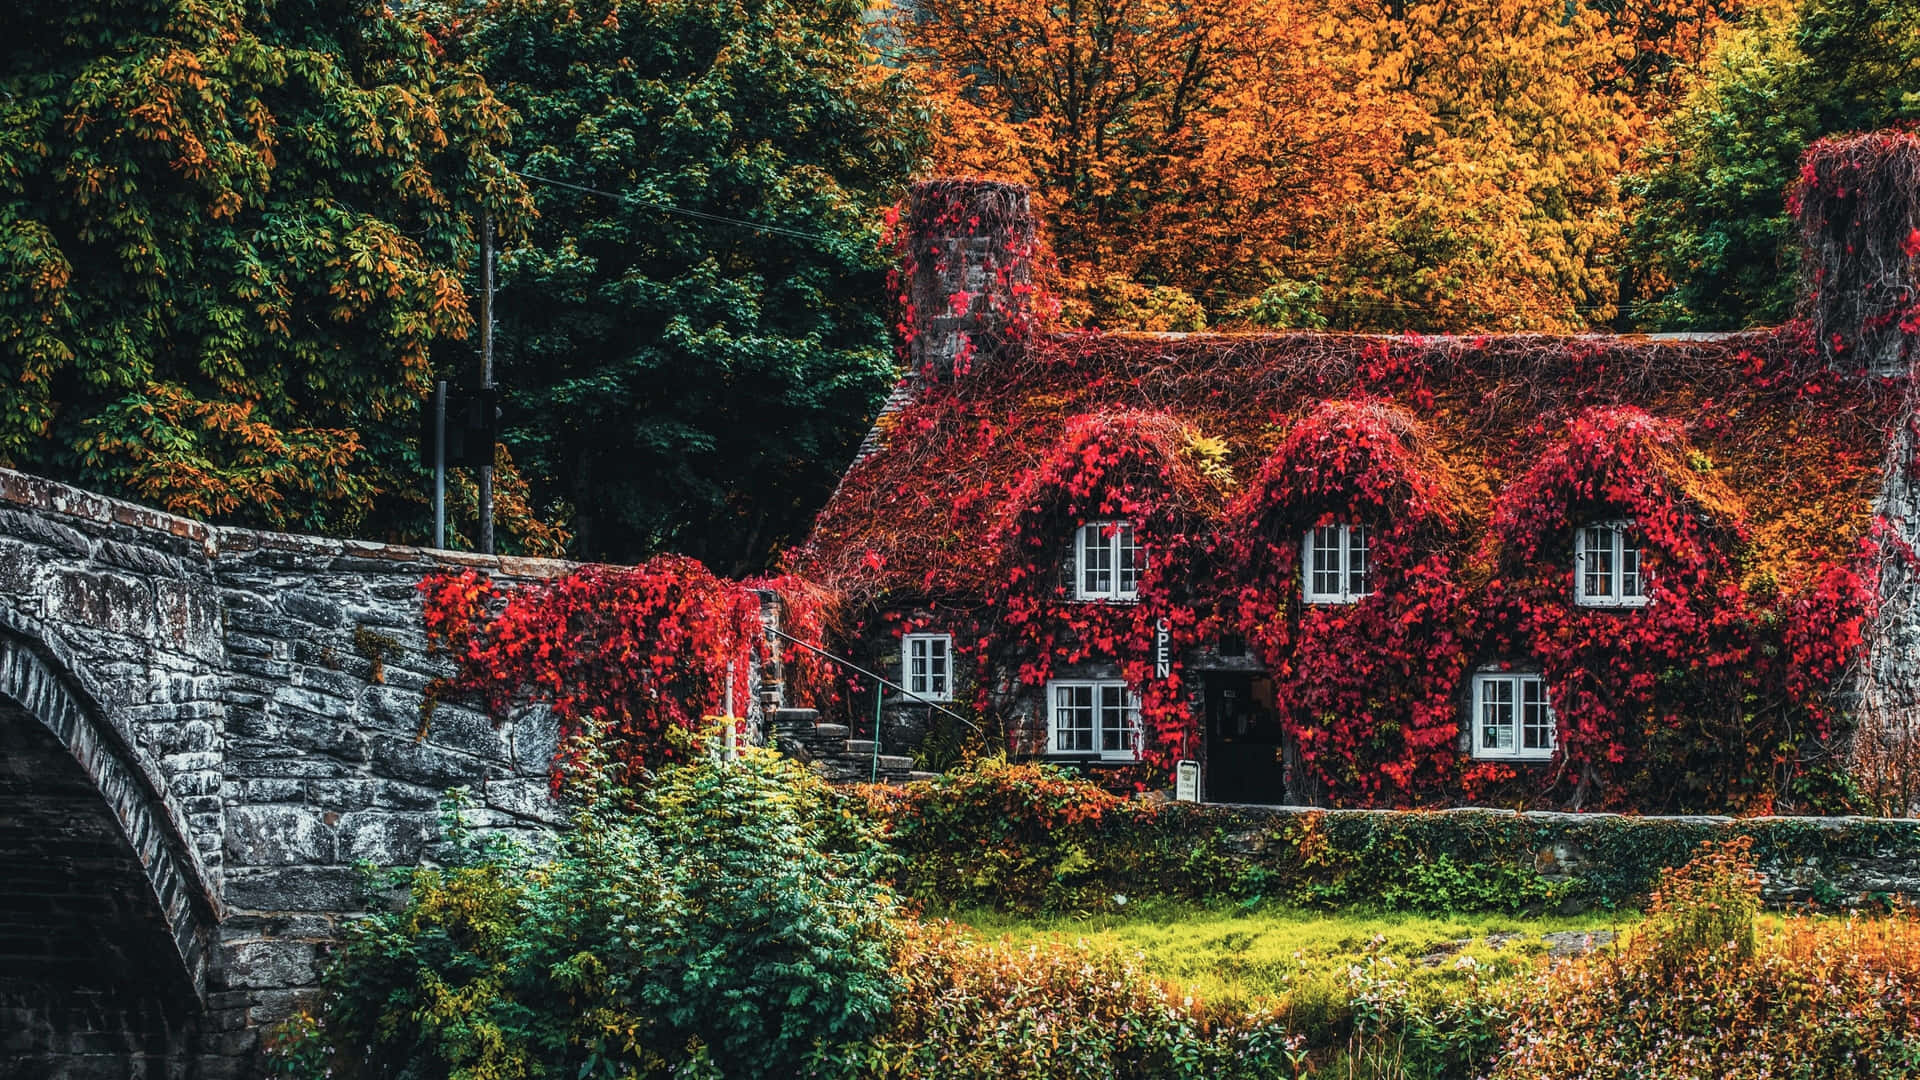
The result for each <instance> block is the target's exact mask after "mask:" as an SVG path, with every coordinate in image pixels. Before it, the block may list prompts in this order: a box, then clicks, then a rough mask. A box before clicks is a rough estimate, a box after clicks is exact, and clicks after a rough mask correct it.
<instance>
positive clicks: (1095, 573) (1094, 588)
mask: <svg viewBox="0 0 1920 1080" xmlns="http://www.w3.org/2000/svg"><path fill="white" fill-rule="evenodd" d="M1080 595H1082V596H1111V595H1113V545H1112V544H1111V543H1110V542H1109V541H1108V539H1107V537H1106V535H1105V531H1104V529H1103V528H1102V527H1101V526H1099V525H1084V526H1082V527H1081V529H1080Z"/></svg>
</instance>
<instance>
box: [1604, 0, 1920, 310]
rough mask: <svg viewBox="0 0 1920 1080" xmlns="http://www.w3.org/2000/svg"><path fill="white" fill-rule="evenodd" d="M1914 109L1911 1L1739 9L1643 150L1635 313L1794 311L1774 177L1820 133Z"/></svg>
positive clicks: (1918, 103)
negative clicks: (1740, 17) (1735, 24)
mask: <svg viewBox="0 0 1920 1080" xmlns="http://www.w3.org/2000/svg"><path fill="white" fill-rule="evenodd" d="M1914 119H1920V3H1916V2H1915V0H1804V2H1802V3H1800V4H1799V5H1798V6H1793V5H1788V4H1776V5H1774V6H1772V7H1767V8H1762V9H1759V10H1756V11H1754V12H1753V13H1751V14H1750V15H1749V16H1748V18H1747V20H1746V22H1745V23H1744V25H1742V26H1741V27H1740V29H1738V30H1736V31H1734V32H1732V33H1730V34H1728V35H1727V36H1726V38H1725V39H1724V40H1723V41H1722V43H1721V44H1720V46H1719V47H1718V48H1717V49H1716V50H1715V51H1714V53H1713V54H1712V56H1711V57H1710V58H1709V60H1708V62H1707V67H1706V70H1705V72H1704V75H1703V76H1702V78H1701V81H1700V82H1699V84H1698V85H1697V86H1696V87H1695V88H1694V89H1693V90H1692V91H1691V92H1690V93H1689V94H1688V95H1687V96H1686V98H1685V99H1684V101H1683V102H1682V104H1681V107H1680V108H1679V109H1678V110H1676V111H1675V113H1674V114H1673V115H1672V116H1671V117H1670V118H1669V119H1668V121H1667V125H1666V130H1665V132H1664V133H1663V136H1662V137H1661V138H1659V139H1657V140H1655V142H1654V143H1652V144H1651V145H1650V147H1649V148H1648V149H1647V150H1646V152H1645V153H1646V159H1647V164H1648V168H1647V170H1646V171H1645V173H1644V174H1643V175H1642V176H1641V177H1639V178H1638V179H1637V181H1636V187H1637V191H1636V194H1638V195H1640V196H1641V197H1642V198H1644V200H1645V204H1644V207H1643V209H1642V210H1641V212H1640V214H1639V215H1638V217H1637V219H1636V221H1635V222H1634V225H1633V229H1632V248H1633V253H1634V257H1635V261H1636V263H1637V264H1638V266H1637V270H1638V271H1639V272H1638V274H1637V275H1636V276H1637V278H1638V279H1639V280H1641V281H1643V282H1644V283H1645V285H1644V293H1645V295H1643V296H1642V297H1640V298H1638V300H1637V302H1636V303H1635V305H1634V312H1635V314H1636V316H1637V318H1638V320H1639V321H1641V322H1643V323H1646V324H1649V325H1652V326H1656V327H1660V328H1664V329H1704V330H1719V329H1733V328H1739V327H1743V326H1750V325H1757V324H1767V323H1777V322H1780V321H1782V320H1784V319H1786V318H1787V317H1788V316H1789V315H1791V314H1792V309H1793V302H1794V297H1795V295H1796V286H1795V278H1796V270H1797V267H1798V262H1799V250H1798V247H1797V246H1796V241H1795V239H1794V233H1793V228H1792V225H1791V223H1790V222H1789V221H1788V218H1787V211H1786V190H1787V186H1788V185H1789V184H1790V183H1791V182H1792V180H1793V178H1794V175H1795V173H1794V170H1795V167H1796V162H1797V161H1798V160H1799V157H1800V153H1801V152H1802V151H1803V150H1805V149H1806V148H1807V147H1808V146H1809V145H1811V144H1812V143H1813V141H1814V140H1816V139H1818V138H1819V137H1820V136H1822V135H1827V134H1831V133H1835V132H1846V131H1866V130H1871V129H1873V128H1878V127H1885V126H1887V125H1889V124H1894V123H1899V122H1902V121H1912V120H1914Z"/></svg>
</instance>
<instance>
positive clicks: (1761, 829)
mask: <svg viewBox="0 0 1920 1080" xmlns="http://www.w3.org/2000/svg"><path fill="white" fill-rule="evenodd" d="M870 803H871V805H872V807H873V810H874V812H875V813H877V814H879V815H880V816H882V817H883V818H885V819H886V821H887V824H888V835H889V842H890V843H891V845H892V847H893V849H894V851H895V852H896V853H898V854H899V855H900V857H901V863H900V866H899V868H898V870H897V871H896V874H897V877H896V881H895V884H896V886H897V887H898V888H899V889H900V890H901V891H902V892H903V893H905V894H907V895H908V896H911V897H914V898H917V899H919V900H920V901H922V902H924V903H926V904H928V905H929V906H932V907H935V908H942V907H950V906H980V905H987V906H995V907H1001V908H1008V909H1014V910H1074V909H1106V908H1111V907H1114V906H1116V905H1117V904H1119V903H1124V902H1125V901H1123V900H1120V899H1119V898H1121V897H1125V898H1127V899H1128V900H1132V899H1138V898H1145V897H1166V898H1174V899H1181V900H1193V901H1200V902H1215V901H1222V900H1244V901H1258V900H1274V901H1278V902H1282V903H1288V904H1297V905H1302V906H1308V907H1345V906H1365V907H1371V908H1377V909H1382V910H1396V911H1429V912H1431V911H1497V912H1514V913H1518V912H1533V911H1542V910H1565V911H1574V910H1581V909H1587V908H1595V907H1599V908H1618V907H1629V908H1630V907H1637V906H1639V905H1640V904H1641V903H1642V902H1644V900H1645V898H1646V896H1647V894H1648V892H1649V891H1650V890H1651V889H1652V887H1653V885H1654V883H1655V882H1656V881H1657V879H1658V876H1659V872H1660V870H1661V869H1662V868H1665V867H1674V866H1680V865H1682V864H1684V863H1685V862H1686V861H1687V859H1688V857H1689V856H1690V854H1691V853H1692V852H1693V850H1694V849H1695V848H1696V847H1698V846H1699V845H1700V844H1701V843H1702V842H1703V841H1706V840H1715V839H1724V838H1727V837H1731V836H1738V835H1746V836H1751V837H1752V838H1753V851H1754V855H1755V857H1756V859H1757V861H1758V863H1759V865H1760V867H1761V869H1762V871H1763V873H1765V874H1766V875H1767V877H1768V889H1767V897H1768V900H1769V902H1771V903H1773V904H1775V905H1782V904H1799V903H1808V904H1817V905H1820V906H1852V905H1860V904H1878V903H1884V902H1886V901H1888V900H1890V899H1893V898H1894V897H1896V896H1904V897H1906V898H1908V899H1914V898H1916V897H1920V820H1885V819H1869V818H1751V819H1740V820H1734V819H1725V818H1650V817H1631V816H1620V815H1612V814H1514V813H1510V812H1505V811H1498V810H1447V811H1339V810H1330V811H1301V810H1285V809H1279V808H1273V809H1262V808H1251V807H1225V806H1205V805H1193V804H1185V803H1171V804H1169V803H1153V802H1147V801H1143V800H1126V799H1120V798H1116V797H1115V796H1112V795H1110V794H1107V793H1106V792H1104V791H1102V790H1101V789H1100V788H1099V787H1098V786H1097V785H1095V784H1093V783H1091V782H1089V781H1086V780H1083V779H1079V778H1077V777H1075V776H1074V775H1073V774H1071V773H1069V772H1067V771H1065V770H1060V769H1056V768H1053V767H1050V766H1042V765H1009V764H1007V763H1005V762H1000V761H985V762H980V763H977V764H975V765H974V766H972V767H971V768H969V769H966V770H962V771H958V772H953V773H948V774H946V775H945V776H942V777H940V778H938V779H935V780H930V781H922V782H919V783H915V784H909V785H907V786H906V787H904V788H899V789H889V790H887V791H884V792H878V791H877V792H874V793H872V794H871V797H870Z"/></svg>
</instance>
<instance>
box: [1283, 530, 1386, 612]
mask: <svg viewBox="0 0 1920 1080" xmlns="http://www.w3.org/2000/svg"><path fill="white" fill-rule="evenodd" d="M1323 553H1324V554H1326V555H1328V556H1331V557H1332V559H1333V561H1334V565H1333V566H1332V567H1331V568H1330V569H1329V568H1325V567H1322V566H1320V565H1318V564H1317V563H1316V562H1315V559H1316V557H1317V556H1319V555H1321V554H1323ZM1356 553H1357V554H1356ZM1316 571H1317V572H1318V573H1316ZM1325 574H1332V575H1334V579H1335V581H1336V583H1337V587H1336V588H1333V589H1323V588H1318V587H1317V586H1318V585H1320V584H1322V582H1318V581H1316V580H1315V578H1316V577H1317V576H1319V575H1325ZM1372 595H1373V529H1372V528H1370V527H1368V526H1366V525H1352V524H1348V523H1345V522H1341V523H1338V524H1334V525H1316V526H1314V527H1313V528H1310V529H1308V530H1307V534H1306V536H1305V537H1304V538H1302V539H1301V541H1300V596H1301V599H1303V600H1305V601H1306V602H1307V603H1309V604H1357V603H1359V602H1360V601H1362V600H1364V599H1366V598H1367V597H1369V596H1372Z"/></svg>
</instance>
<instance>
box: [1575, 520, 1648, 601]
mask: <svg viewBox="0 0 1920 1080" xmlns="http://www.w3.org/2000/svg"><path fill="white" fill-rule="evenodd" d="M1647 585H1648V581H1647V575H1646V573H1645V572H1644V571H1643V570H1642V569H1641V566H1640V537H1639V536H1638V535H1637V534H1636V533H1635V532H1634V531H1633V526H1632V525H1631V524H1630V523H1628V522H1625V521H1609V522H1603V523H1601V524H1598V525H1588V526H1585V527H1583V528H1581V529H1580V530H1579V531H1578V532H1577V533H1575V534H1574V545H1573V601H1574V603H1576V604H1580V605H1582V606H1583V607H1640V606H1642V605H1644V604H1645V603H1647V601H1648V599H1650V598H1649V597H1648V595H1647Z"/></svg>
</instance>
